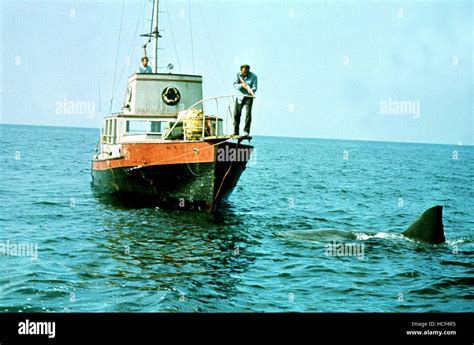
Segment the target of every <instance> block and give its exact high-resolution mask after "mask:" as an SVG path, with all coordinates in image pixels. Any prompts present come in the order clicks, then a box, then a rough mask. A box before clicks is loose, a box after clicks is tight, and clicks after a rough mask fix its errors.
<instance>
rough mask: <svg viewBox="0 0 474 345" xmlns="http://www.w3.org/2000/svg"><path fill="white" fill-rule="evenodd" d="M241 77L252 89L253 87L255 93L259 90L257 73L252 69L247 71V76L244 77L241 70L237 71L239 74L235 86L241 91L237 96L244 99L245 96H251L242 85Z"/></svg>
mask: <svg viewBox="0 0 474 345" xmlns="http://www.w3.org/2000/svg"><path fill="white" fill-rule="evenodd" d="M240 78H242V79H243V80H244V81H245V83H246V84H247V85H248V86H249V87H250V89H252V91H253V93H254V94H255V93H256V92H257V76H256V75H255V73H252V72H250V71H249V72H248V73H247V77H244V76H243V75H242V74H241V73H240V72H239V73H237V75H236V76H235V80H234V87H235V88H236V89H237V90H238V91H239V92H238V97H237V98H238V99H239V100H240V101H242V99H243V98H244V97H245V96H249V95H250V93H249V92H248V91H247V89H245V88H244V87H243V86H242V84H240Z"/></svg>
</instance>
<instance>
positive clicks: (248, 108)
mask: <svg viewBox="0 0 474 345" xmlns="http://www.w3.org/2000/svg"><path fill="white" fill-rule="evenodd" d="M252 104H253V98H251V97H244V99H243V100H242V102H241V103H239V100H238V99H236V100H235V108H234V134H239V127H240V117H241V116H242V108H244V107H245V126H244V132H245V133H247V134H250V123H251V122H252Z"/></svg>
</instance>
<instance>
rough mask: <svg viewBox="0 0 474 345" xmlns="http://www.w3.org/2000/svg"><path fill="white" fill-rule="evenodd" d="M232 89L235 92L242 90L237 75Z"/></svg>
mask: <svg viewBox="0 0 474 345" xmlns="http://www.w3.org/2000/svg"><path fill="white" fill-rule="evenodd" d="M234 87H235V88H236V89H237V90H239V91H240V90H241V89H242V87H243V86H242V84H241V83H240V78H239V75H238V74H237V75H236V77H235V80H234Z"/></svg>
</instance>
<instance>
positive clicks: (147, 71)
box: [137, 65, 153, 73]
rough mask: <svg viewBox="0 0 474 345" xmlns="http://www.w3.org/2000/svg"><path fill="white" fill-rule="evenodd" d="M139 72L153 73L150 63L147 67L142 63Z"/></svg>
mask: <svg viewBox="0 0 474 345" xmlns="http://www.w3.org/2000/svg"><path fill="white" fill-rule="evenodd" d="M137 73H153V71H152V70H151V66H150V65H147V66H146V67H144V66H143V65H141V66H138V69H137Z"/></svg>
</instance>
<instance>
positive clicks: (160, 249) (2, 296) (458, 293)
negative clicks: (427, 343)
mask: <svg viewBox="0 0 474 345" xmlns="http://www.w3.org/2000/svg"><path fill="white" fill-rule="evenodd" d="M0 128H1V136H0V143H1V145H0V152H1V167H0V177H1V185H0V249H1V248H2V247H1V246H2V244H3V248H4V249H5V248H7V247H6V245H7V244H8V246H9V247H8V248H10V249H9V251H10V252H9V254H10V255H8V256H0V311H3V312H9V311H11V312H13V311H53V312H62V311H66V312H68V311H70V312H80V311H81V312H82V311H86V312H98V311H105V312H116V311H142V312H180V311H183V312H289V311H296V312H341V311H342V312H371V311H374V312H415V311H416V312H440V311H454V312H455V311H471V312H472V311H473V310H474V308H473V307H474V302H473V296H474V269H473V268H474V265H473V262H474V241H473V239H474V237H473V234H474V209H473V206H474V202H473V201H474V183H473V181H474V169H473V168H474V147H468V146H448V145H424V144H402V143H381V142H361V141H340V140H319V139H294V138H272V137H255V138H254V140H253V141H252V143H253V144H254V145H255V147H256V149H257V159H256V161H255V162H254V163H253V164H251V165H250V166H249V167H248V168H247V170H246V171H245V172H244V174H243V175H242V178H241V180H240V181H239V184H238V185H237V187H236V189H235V190H234V193H233V194H232V196H231V198H230V200H229V202H228V203H227V204H226V205H224V207H223V208H222V210H221V212H220V213H219V214H217V215H210V214H206V213H199V212H193V211H168V210H162V209H156V208H132V209H130V208H125V207H123V206H119V205H114V204H111V203H107V202H104V201H103V200H101V199H100V198H98V197H97V196H96V195H95V194H94V193H93V191H92V189H91V184H90V182H91V177H90V159H91V155H92V152H93V149H94V147H95V145H96V141H97V138H98V131H97V130H93V129H74V128H54V127H34V126H8V125H2V126H0ZM436 204H441V205H444V226H445V233H446V238H447V242H446V243H445V244H442V245H437V246H434V245H428V244H421V243H417V242H414V241H412V240H408V239H406V238H404V237H402V236H400V235H399V234H400V232H402V231H403V230H404V229H405V228H406V227H408V226H409V225H410V224H411V223H412V222H413V221H414V220H415V219H416V218H417V217H418V216H419V215H420V214H421V213H422V212H423V211H424V210H425V209H427V208H429V207H430V206H433V205H436ZM317 229H338V230H344V231H347V232H349V233H350V232H352V233H354V234H356V236H357V239H356V240H353V239H352V240H350V239H346V238H344V237H337V236H336V237H334V236H327V237H324V236H322V237H320V236H313V234H314V231H315V230H317ZM334 241H336V242H334ZM348 242H350V243H352V244H354V245H356V246H358V247H357V248H359V249H361V248H363V256H362V255H359V256H354V255H352V256H350V255H348V256H330V255H326V254H327V249H328V248H329V246H331V245H334V244H336V243H348ZM19 244H25V245H26V244H28V245H31V246H32V247H31V248H30V249H32V250H31V251H30V252H29V253H30V255H32V256H15V255H14V252H13V249H11V248H13V247H12V245H19ZM34 248H36V251H35V249H34ZM25 253H26V252H25ZM34 253H36V254H34ZM360 253H361V252H359V254H360Z"/></svg>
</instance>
